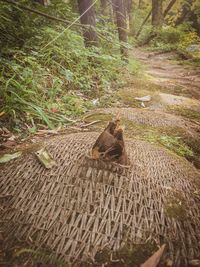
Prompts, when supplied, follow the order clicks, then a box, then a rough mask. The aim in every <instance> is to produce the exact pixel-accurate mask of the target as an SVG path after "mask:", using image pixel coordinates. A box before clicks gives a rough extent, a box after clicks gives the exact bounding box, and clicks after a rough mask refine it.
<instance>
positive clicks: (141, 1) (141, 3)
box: [138, 0, 143, 9]
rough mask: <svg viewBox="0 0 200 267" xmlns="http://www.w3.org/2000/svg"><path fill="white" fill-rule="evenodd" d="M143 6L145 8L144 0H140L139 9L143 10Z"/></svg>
mask: <svg viewBox="0 0 200 267" xmlns="http://www.w3.org/2000/svg"><path fill="white" fill-rule="evenodd" d="M142 6H143V0H139V2H138V8H139V9H142Z"/></svg>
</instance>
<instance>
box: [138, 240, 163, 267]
mask: <svg viewBox="0 0 200 267" xmlns="http://www.w3.org/2000/svg"><path fill="white" fill-rule="evenodd" d="M165 247H166V245H165V244H164V245H162V246H161V247H160V248H159V250H157V251H156V252H155V253H154V254H153V255H152V256H151V257H150V258H149V259H148V260H147V261H145V262H144V263H143V264H142V265H141V267H156V266H157V265H158V264H159V262H160V259H161V257H162V255H163V252H164V250H165Z"/></svg>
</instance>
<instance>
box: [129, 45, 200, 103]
mask: <svg viewBox="0 0 200 267" xmlns="http://www.w3.org/2000/svg"><path fill="white" fill-rule="evenodd" d="M133 56H134V57H135V58H136V59H138V60H139V61H140V62H141V63H142V64H143V65H144V66H145V72H146V74H148V75H150V77H151V78H152V80H153V82H154V83H155V84H158V85H161V86H164V87H166V88H168V89H169V92H171V91H172V90H174V91H175V92H176V91H177V89H179V92H180V91H181V90H182V92H183V94H184V95H188V96H190V97H192V98H196V99H200V69H197V68H196V69H195V68H194V67H191V66H189V65H188V66H187V65H181V62H180V61H177V60H176V57H177V56H176V54H175V53H173V52H170V53H153V52H148V51H145V50H140V49H137V50H135V51H134V52H133Z"/></svg>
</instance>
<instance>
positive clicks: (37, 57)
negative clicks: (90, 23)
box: [0, 2, 139, 133]
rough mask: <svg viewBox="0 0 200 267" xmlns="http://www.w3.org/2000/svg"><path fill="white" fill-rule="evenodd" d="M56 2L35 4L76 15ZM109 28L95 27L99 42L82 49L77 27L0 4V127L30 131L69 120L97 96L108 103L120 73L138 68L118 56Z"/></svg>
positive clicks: (57, 125) (77, 115) (114, 37)
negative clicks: (96, 45)
mask: <svg viewBox="0 0 200 267" xmlns="http://www.w3.org/2000/svg"><path fill="white" fill-rule="evenodd" d="M26 4H27V5H31V4H30V3H28V2H27V3H26ZM35 5H36V4H35ZM35 5H33V7H34V8H35ZM55 5H56V4H51V5H50V7H46V8H45V10H43V9H44V7H41V6H40V5H37V6H36V8H37V9H42V11H45V12H46V13H49V14H52V15H61V14H62V16H64V15H65V16H66V18H68V19H70V20H73V19H74V17H77V14H74V13H72V11H71V10H70V9H69V5H65V4H59V5H60V6H59V9H57V6H55ZM57 5H58V4H57ZM30 7H32V6H30ZM56 10H57V11H56ZM58 10H59V11H60V13H59V14H57V13H56V12H58ZM111 27H113V26H112V25H106V26H104V27H102V25H101V26H100V25H99V26H98V28H97V32H98V35H99V46H98V47H90V48H85V46H84V42H83V38H82V33H81V31H80V28H78V29H77V28H73V27H72V28H71V29H68V30H66V27H64V26H63V25H61V24H58V23H54V22H49V21H47V20H45V19H44V18H43V17H39V16H37V15H34V14H32V13H26V11H22V10H20V9H19V8H18V9H16V8H15V7H12V6H10V5H9V4H6V3H3V4H2V5H1V7H0V31H1V32H2V36H1V40H0V45H1V47H2V49H1V57H0V87H1V90H0V127H2V126H5V125H6V126H7V127H8V128H9V127H10V128H11V129H14V130H15V131H20V130H21V129H22V127H23V129H24V130H27V129H28V131H30V132H31V133H34V132H35V131H37V129H38V128H50V129H53V128H55V127H59V126H61V127H62V126H63V125H66V124H69V123H71V119H76V118H78V117H79V116H80V115H82V114H84V113H85V112H86V111H87V110H90V109H92V108H93V107H94V106H96V105H95V104H94V101H93V100H94V99H101V103H100V105H101V104H103V103H104V102H106V103H107V104H109V103H110V105H111V104H112V103H113V101H114V100H112V96H111V95H112V88H113V85H114V84H116V83H118V82H119V83H120V80H122V79H121V77H122V76H121V75H122V74H123V72H127V71H130V72H132V73H137V71H138V69H139V65H138V64H137V63H136V62H133V61H131V62H130V63H129V64H127V63H125V62H123V61H122V60H121V58H120V54H119V43H118V42H117V35H116V34H115V31H114V33H111V31H110V29H111ZM59 33H62V34H61V35H59V38H57V37H58V34H59ZM108 39H109V40H112V42H108ZM106 94H107V95H108V97H105V99H103V96H104V95H106ZM107 95H106V96H107ZM104 100H105V101H104ZM69 118H70V120H69Z"/></svg>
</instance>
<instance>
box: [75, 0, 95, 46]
mask: <svg viewBox="0 0 200 267" xmlns="http://www.w3.org/2000/svg"><path fill="white" fill-rule="evenodd" d="M92 3H93V1H92V0H78V8H79V13H80V15H82V14H83V13H84V12H85V11H86V10H88V11H87V12H86V13H85V14H84V15H82V16H81V18H80V21H81V24H83V25H84V26H85V25H87V26H88V27H84V28H83V37H84V41H85V46H86V47H88V46H92V45H97V33H96V30H95V27H96V18H95V9H94V6H92ZM91 6H92V7H91ZM90 7H91V8H90Z"/></svg>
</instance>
